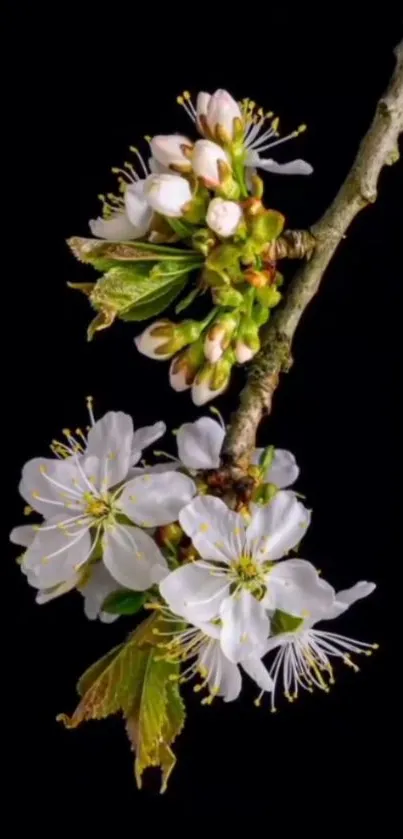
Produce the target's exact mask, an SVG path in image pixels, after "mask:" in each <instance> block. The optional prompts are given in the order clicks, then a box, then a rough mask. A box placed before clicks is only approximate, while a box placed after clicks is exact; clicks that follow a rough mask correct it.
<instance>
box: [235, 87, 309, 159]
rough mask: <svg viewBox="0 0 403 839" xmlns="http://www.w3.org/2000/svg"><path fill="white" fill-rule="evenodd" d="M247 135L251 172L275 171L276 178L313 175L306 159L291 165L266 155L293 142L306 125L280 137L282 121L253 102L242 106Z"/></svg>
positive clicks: (246, 152)
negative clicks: (278, 161) (256, 170)
mask: <svg viewBox="0 0 403 839" xmlns="http://www.w3.org/2000/svg"><path fill="white" fill-rule="evenodd" d="M242 111H243V124H244V136H243V147H244V152H245V166H246V167H247V172H248V170H249V172H252V171H253V170H254V169H262V170H263V171H265V172H272V173H273V174H275V175H310V174H311V173H312V172H313V168H312V166H311V165H310V164H309V163H307V162H306V161H305V160H300V159H298V160H290V161H289V162H288V163H277V161H275V160H273V159H272V158H271V157H265V156H262V155H263V153H264V152H267V151H269V149H272V148H274V147H275V146H279V145H281V144H282V143H285V142H287V141H288V140H292V139H294V138H295V137H298V135H299V134H302V133H303V132H304V131H305V129H306V125H300V126H299V128H297V129H296V130H295V131H292V132H291V133H290V134H287V135H286V136H285V137H280V134H279V130H278V128H279V119H278V118H274V119H273V114H272V113H268V114H265V113H264V111H263V109H262V108H256V106H255V104H254V103H253V102H251V101H250V100H249V99H245V100H244V101H243V103H242Z"/></svg>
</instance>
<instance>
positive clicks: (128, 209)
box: [89, 147, 153, 241]
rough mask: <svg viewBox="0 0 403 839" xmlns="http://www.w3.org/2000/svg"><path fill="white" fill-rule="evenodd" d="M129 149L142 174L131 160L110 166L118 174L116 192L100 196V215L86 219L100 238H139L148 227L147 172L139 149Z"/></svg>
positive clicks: (150, 209)
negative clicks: (121, 165) (115, 193)
mask: <svg viewBox="0 0 403 839" xmlns="http://www.w3.org/2000/svg"><path fill="white" fill-rule="evenodd" d="M131 151H132V152H133V153H134V154H135V155H136V156H137V158H138V160H139V162H140V166H141V175H139V174H138V172H137V171H136V170H135V168H134V166H133V165H132V164H131V163H125V165H124V168H123V169H118V168H116V167H115V168H113V169H112V172H113V173H114V174H116V175H118V184H119V195H113V194H112V193H108V195H106V196H105V195H100V196H99V197H100V199H101V201H102V217H98V218H97V219H91V220H90V222H89V226H90V230H91V233H92V234H93V235H94V236H98V237H99V238H100V239H110V240H117V241H122V240H125V239H141V238H142V236H145V234H146V233H147V232H148V230H149V227H150V224H151V221H152V217H153V210H152V208H151V207H150V205H149V203H148V200H147V197H146V194H145V190H146V184H147V178H148V177H149V175H150V172H149V171H148V169H147V166H146V164H145V162H144V160H143V158H142V156H141V154H140V153H139V151H138V150H137V149H136V148H134V147H131Z"/></svg>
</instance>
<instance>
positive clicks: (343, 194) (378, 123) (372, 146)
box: [224, 41, 403, 479]
mask: <svg viewBox="0 0 403 839" xmlns="http://www.w3.org/2000/svg"><path fill="white" fill-rule="evenodd" d="M395 55H396V66H395V70H394V73H393V75H392V78H391V80H390V82H389V85H388V87H387V89H386V91H385V93H384V95H383V96H382V97H381V99H380V100H379V102H378V105H377V108H376V111H375V116H374V118H373V121H372V124H371V126H370V128H369V130H368V133H367V134H366V135H365V137H364V139H363V140H362V142H361V145H360V147H359V150H358V153H357V157H356V159H355V161H354V164H353V166H352V168H351V171H350V172H349V174H348V176H347V179H346V180H345V182H344V184H343V186H342V187H341V189H340V190H339V192H338V194H337V195H336V197H335V199H334V201H333V203H332V204H331V206H330V207H329V209H328V210H326V212H325V214H324V215H323V216H322V218H321V219H320V220H319V221H318V222H317V223H316V224H314V225H313V227H312V229H311V233H312V235H313V237H314V239H315V240H316V246H315V248H314V250H313V251H312V255H311V257H310V258H309V257H308V260H307V261H306V262H305V263H304V265H303V266H301V268H300V269H299V270H298V271H297V273H296V274H295V276H294V278H293V280H292V282H291V284H290V287H289V289H288V293H287V295H286V298H285V300H284V303H283V305H282V307H281V308H280V307H279V309H278V311H277V313H276V314H275V316H274V317H273V319H272V320H271V322H270V323H269V325H268V327H267V331H266V335H265V337H264V340H263V342H262V349H261V351H260V352H259V354H258V355H257V356H256V359H255V361H254V363H253V364H252V365H251V367H250V371H249V375H248V379H247V384H246V386H245V388H244V389H243V391H242V393H241V396H240V405H239V407H238V410H237V411H236V412H235V414H234V415H233V416H232V418H231V423H230V426H229V429H228V433H227V436H226V440H225V444H224V470H225V471H226V472H227V474H230V475H231V476H232V478H233V479H239V478H241V477H242V475H244V474H245V470H246V468H247V465H248V463H249V457H250V453H251V450H252V448H253V447H254V445H255V438H256V430H257V427H258V425H259V422H260V420H261V418H262V416H263V415H265V414H268V413H270V410H271V405H272V398H273V393H274V391H275V389H276V387H277V385H278V382H279V376H280V373H281V372H284V371H286V370H287V369H288V368H289V366H290V363H291V361H290V359H291V342H292V339H293V337H294V333H295V331H296V329H297V326H298V323H299V321H300V318H301V315H302V314H303V312H304V310H305V309H306V307H307V306H308V303H309V302H310V301H311V299H312V297H313V296H314V295H315V294H316V292H317V290H318V288H319V285H320V282H321V280H322V277H323V275H324V273H325V270H326V268H327V266H328V264H329V262H330V260H331V258H332V256H333V254H334V252H335V250H336V248H337V246H338V245H339V243H340V241H341V240H342V239H343V237H344V235H345V233H346V230H347V228H348V227H349V225H350V224H351V222H352V221H353V219H354V218H355V216H356V215H357V213H359V211H360V210H362V209H363V208H364V207H366V206H367V205H368V204H372V203H374V201H375V200H376V197H377V183H378V178H379V175H380V172H381V170H382V168H383V167H384V166H385V165H392V164H393V163H395V162H396V161H397V160H398V158H399V150H398V137H399V134H400V132H401V131H402V130H403V41H402V42H401V43H400V44H399V45H398V47H396V50H395Z"/></svg>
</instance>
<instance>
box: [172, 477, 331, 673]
mask: <svg viewBox="0 0 403 839" xmlns="http://www.w3.org/2000/svg"><path fill="white" fill-rule="evenodd" d="M309 520H310V513H309V512H308V510H307V509H306V508H305V507H304V506H303V505H302V504H301V503H300V502H299V501H298V500H297V498H296V496H295V495H294V493H291V492H285V491H280V492H278V493H277V494H276V495H275V497H274V499H273V500H272V502H271V503H270V504H268V505H266V506H259V507H254V508H253V511H252V515H251V520H250V523H249V524H247V522H246V521H245V519H244V517H243V516H242V515H240V514H239V513H235V512H233V511H232V510H229V508H228V507H227V506H226V504H224V502H223V501H221V499H219V498H215V497H213V496H209V495H206V496H199V497H197V498H195V499H194V500H193V501H192V502H191V503H190V504H189V505H188V506H187V507H185V508H184V509H182V511H181V513H180V515H179V522H180V524H181V527H182V528H183V530H184V531H185V533H186V534H187V535H188V536H189V537H190V538H191V540H192V542H193V545H194V547H195V548H196V550H197V551H198V553H199V554H200V556H201V559H200V560H197V561H195V562H192V563H189V564H187V565H184V566H182V567H180V568H178V569H176V570H175V571H172V572H171V573H170V574H169V575H168V576H167V577H166V578H165V579H164V580H163V581H162V583H161V584H160V591H161V594H162V596H163V597H164V599H165V600H166V601H167V603H168V604H169V607H170V608H171V609H172V611H173V612H176V613H178V614H181V613H183V610H184V609H186V610H187V612H188V614H189V616H190V617H191V620H192V622H193V623H194V622H197V621H205V620H207V621H209V620H212V619H214V618H220V619H221V621H222V630H221V636H220V641H221V645H222V649H223V652H224V653H225V655H226V656H227V657H228V658H230V659H231V660H232V661H240V660H241V659H244V658H247V657H248V656H249V655H250V654H251V653H253V650H254V649H255V648H256V645H257V644H260V643H262V642H263V641H264V640H265V639H266V638H267V637H268V635H269V630H270V621H269V618H268V614H267V612H268V610H274V609H281V610H282V611H284V612H287V613H289V614H301V610H303V611H304V610H306V611H307V612H311V611H312V609H313V608H314V607H315V606H316V604H317V601H318V599H320V601H321V602H322V600H323V598H325V597H327V598H328V600H329V603H331V602H333V599H334V592H333V589H332V587H331V586H328V584H327V583H325V582H324V581H323V580H322V579H321V578H320V577H319V575H318V573H317V571H316V570H315V568H314V567H313V565H311V563H310V562H306V561H305V560H302V559H290V560H285V561H284V562H276V560H278V559H281V558H282V557H283V556H284V555H285V554H286V553H287V552H288V551H290V550H291V549H292V548H294V547H295V546H296V545H297V544H298V543H299V542H300V541H301V539H302V536H303V534H304V533H305V531H306V528H307V526H308V524H309Z"/></svg>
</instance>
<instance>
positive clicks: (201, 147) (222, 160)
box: [192, 140, 231, 189]
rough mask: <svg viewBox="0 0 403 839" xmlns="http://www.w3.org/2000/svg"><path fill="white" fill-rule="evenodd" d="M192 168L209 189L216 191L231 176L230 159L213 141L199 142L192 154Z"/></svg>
mask: <svg viewBox="0 0 403 839" xmlns="http://www.w3.org/2000/svg"><path fill="white" fill-rule="evenodd" d="M192 167H193V171H194V173H195V175H197V177H198V178H201V179H202V181H203V182H204V183H205V185H206V186H207V187H209V188H210V189H216V188H217V187H219V186H220V184H221V182H222V181H223V180H224V179H225V178H226V177H228V175H229V176H230V175H231V164H230V159H229V157H228V155H227V154H226V152H225V151H224V149H222V148H221V146H218V145H217V143H213V142H212V141H211V140H198V141H197V143H195V146H194V149H193V153H192Z"/></svg>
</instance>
